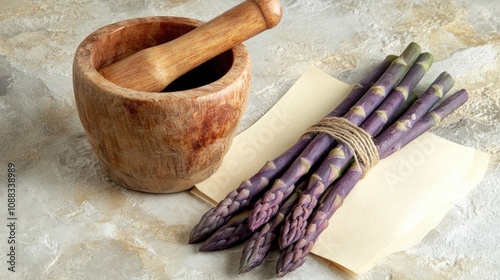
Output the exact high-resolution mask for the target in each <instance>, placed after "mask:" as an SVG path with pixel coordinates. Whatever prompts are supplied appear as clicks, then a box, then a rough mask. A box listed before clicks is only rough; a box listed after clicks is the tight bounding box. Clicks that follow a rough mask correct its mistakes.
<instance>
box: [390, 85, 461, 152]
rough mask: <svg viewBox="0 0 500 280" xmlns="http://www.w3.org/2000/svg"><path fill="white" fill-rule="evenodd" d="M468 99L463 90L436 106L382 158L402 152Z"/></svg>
mask: <svg viewBox="0 0 500 280" xmlns="http://www.w3.org/2000/svg"><path fill="white" fill-rule="evenodd" d="M467 99H468V93H467V91H466V90H465V89H461V90H459V91H457V92H456V93H454V94H453V95H451V96H450V97H448V98H447V99H445V100H444V101H443V102H441V104H439V105H438V106H436V108H434V109H433V110H432V111H431V112H429V113H427V114H426V115H425V116H424V117H422V119H420V120H419V121H418V122H417V123H416V124H415V125H414V126H413V127H412V128H411V129H410V130H409V131H408V132H407V133H405V134H404V135H403V136H402V137H401V138H400V139H399V140H398V141H397V142H396V144H394V145H393V146H392V147H391V148H390V149H388V150H387V151H386V152H385V153H384V154H382V155H381V157H383V158H386V157H388V156H389V155H392V154H393V153H395V152H396V151H398V150H400V149H401V148H403V147H404V146H406V145H407V144H408V143H410V142H411V141H413V139H416V138H417V137H419V136H420V135H422V134H423V133H424V132H426V131H429V130H430V129H431V128H433V127H434V126H436V125H437V124H438V123H439V122H440V121H441V120H442V119H444V118H445V117H446V116H448V115H449V114H450V113H451V112H453V111H454V110H455V109H457V108H458V107H460V106H461V105H462V104H464V103H465V102H466V101H467Z"/></svg>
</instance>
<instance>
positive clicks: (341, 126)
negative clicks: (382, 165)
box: [307, 117, 380, 175]
mask: <svg viewBox="0 0 500 280" xmlns="http://www.w3.org/2000/svg"><path fill="white" fill-rule="evenodd" d="M307 132H309V133H326V134H328V135H330V136H332V137H333V138H335V139H336V140H337V141H338V142H341V143H343V144H344V145H346V146H347V147H348V148H349V149H351V151H353V154H354V160H355V161H356V162H357V163H358V164H361V165H362V166H364V169H363V175H364V174H366V172H368V170H370V168H372V167H373V166H375V165H376V164H377V163H378V161H379V160H380V156H379V154H378V149H377V146H376V145H375V143H374V142H373V138H372V137H371V135H370V134H368V133H367V132H366V131H365V130H364V129H362V128H360V127H358V126H356V125H354V124H353V123H351V122H349V121H348V120H346V119H345V118H338V117H326V118H324V119H322V120H321V121H320V122H318V123H317V124H315V125H313V126H311V127H310V128H309V129H308V130H307Z"/></svg>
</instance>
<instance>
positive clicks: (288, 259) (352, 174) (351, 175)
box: [276, 90, 468, 277]
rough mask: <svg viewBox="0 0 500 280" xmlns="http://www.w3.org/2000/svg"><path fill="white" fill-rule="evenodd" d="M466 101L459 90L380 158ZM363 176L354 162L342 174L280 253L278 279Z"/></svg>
mask: <svg viewBox="0 0 500 280" xmlns="http://www.w3.org/2000/svg"><path fill="white" fill-rule="evenodd" d="M467 98H468V94H467V92H466V91H465V90H460V91H458V92H456V93H455V94H453V95H452V96H450V97H449V98H448V99H446V100H445V101H443V102H442V103H441V104H440V105H438V106H437V107H436V108H435V109H433V110H432V111H430V112H429V113H427V114H426V115H425V116H424V117H422V118H421V119H420V120H419V121H418V122H416V123H415V125H414V126H413V128H412V129H411V130H409V131H407V132H406V133H404V134H403V136H402V137H399V139H398V140H396V141H395V143H394V145H393V147H395V148H393V147H391V148H388V149H386V150H380V151H379V152H380V155H381V156H382V158H385V157H387V156H389V155H391V154H392V153H393V152H396V151H397V150H399V149H400V148H402V147H404V146H405V145H406V144H408V143H410V142H411V141H413V140H414V139H416V138H417V137H418V136H420V135H421V134H422V133H424V132H425V131H427V130H429V129H430V128H432V127H434V126H435V125H437V124H438V123H439V122H440V121H441V120H442V119H443V118H445V117H446V116H447V115H448V114H450V113H451V112H453V111H454V110H455V109H457V108H458V107H460V106H461V105H462V104H464V103H465V102H466V101H467ZM379 148H380V147H379ZM362 174H363V168H362V166H360V165H359V164H358V163H357V162H353V163H352V164H351V166H350V168H349V169H348V170H347V171H346V172H345V174H344V175H343V176H342V177H340V179H339V180H338V181H337V182H335V184H334V185H333V186H331V187H330V189H329V191H328V193H327V195H326V197H325V198H324V200H323V201H322V202H321V204H320V205H319V207H318V209H317V210H316V211H315V213H314V214H313V216H312V217H311V219H310V221H309V224H308V226H307V230H306V234H305V236H304V237H302V238H301V239H299V240H297V241H296V242H295V243H294V244H291V245H290V246H288V247H287V248H286V249H285V250H284V251H282V253H281V255H280V258H279V260H278V265H277V268H276V272H277V275H278V276H280V277H281V276H284V275H285V274H287V273H288V272H290V271H292V270H294V269H296V268H297V267H299V266H301V265H302V264H303V263H304V261H305V258H306V256H307V255H308V254H309V252H310V251H311V249H312V247H313V246H314V244H315V242H316V240H317V238H318V237H319V235H320V234H321V232H323V230H324V229H326V228H327V227H328V220H329V219H330V218H331V216H332V215H333V214H334V213H335V211H336V210H337V209H339V208H340V207H341V206H342V203H343V201H344V199H345V198H346V197H347V195H348V194H349V193H350V191H351V190H352V189H353V188H354V186H355V185H356V184H357V182H358V181H359V180H360V179H361V177H362Z"/></svg>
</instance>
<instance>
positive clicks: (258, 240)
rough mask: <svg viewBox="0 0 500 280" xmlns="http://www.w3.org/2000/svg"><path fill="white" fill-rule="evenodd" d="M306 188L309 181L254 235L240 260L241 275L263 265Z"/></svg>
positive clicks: (298, 188)
mask: <svg viewBox="0 0 500 280" xmlns="http://www.w3.org/2000/svg"><path fill="white" fill-rule="evenodd" d="M306 187H307V181H306V180H304V181H302V183H300V184H299V185H298V186H297V187H296V188H295V192H294V193H293V194H292V195H291V196H289V197H288V199H287V200H286V201H285V202H284V203H283V205H281V207H280V209H279V211H278V213H277V214H276V215H275V216H274V217H273V219H272V220H271V221H269V222H267V223H265V224H264V225H262V227H261V228H260V229H259V230H258V231H255V232H254V233H253V235H252V237H250V240H248V242H247V243H246V244H245V247H244V248H243V253H242V256H241V260H240V273H242V272H247V271H250V270H251V269H253V268H254V267H256V266H258V265H260V264H261V263H262V261H263V260H264V258H265V257H266V256H267V254H268V253H269V250H270V249H271V246H272V244H273V243H274V240H275V239H276V236H277V233H278V231H279V228H280V227H281V225H282V224H283V222H284V221H285V216H286V215H287V214H288V213H289V212H290V211H291V210H292V208H293V206H294V205H295V203H296V202H297V200H298V199H299V197H300V195H301V194H302V191H304V189H305V188H306Z"/></svg>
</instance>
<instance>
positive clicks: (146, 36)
mask: <svg viewBox="0 0 500 280" xmlns="http://www.w3.org/2000/svg"><path fill="white" fill-rule="evenodd" d="M201 24H202V22H201V21H197V20H193V19H188V18H180V17H147V18H138V19H131V20H126V21H122V22H118V23H114V24H111V25H108V26H105V27H103V28H100V29H98V30H97V31H95V32H94V33H92V34H90V35H89V36H88V37H87V38H86V39H84V41H83V42H82V43H81V44H80V46H79V47H78V49H77V51H76V54H75V59H74V63H73V86H74V94H75V100H76V105H77V109H78V113H79V116H80V120H81V122H82V124H83V127H84V129H85V131H86V134H87V137H88V139H89V142H90V144H91V146H92V148H93V150H94V151H95V153H96V155H97V158H98V160H99V163H100V166H101V168H102V170H103V171H104V173H105V174H106V175H107V176H108V177H109V178H111V179H112V180H113V181H115V182H116V183H118V184H119V185H122V186H125V187H127V188H130V189H133V190H138V191H143V192H151V193H171V192H178V191H182V190H186V189H189V188H191V187H192V186H193V185H194V184H196V183H198V182H201V181H202V180H204V179H206V178H208V177H209V176H210V175H211V174H212V173H213V172H215V170H216V169H217V168H218V167H219V166H220V164H221V160H222V158H223V156H224V155H225V153H226V152H227V150H228V148H229V146H230V144H231V141H232V139H233V137H234V134H235V131H236V128H237V126H238V123H239V121H240V119H241V117H242V115H243V112H244V111H245V106H246V103H247V99H248V92H249V86H250V76H251V66H250V59H249V56H248V53H247V50H246V48H245V47H244V46H243V45H237V46H235V47H234V48H232V49H231V50H229V51H226V52H224V53H222V54H220V55H218V56H217V57H215V58H213V59H212V60H210V61H208V62H206V63H205V64H204V65H202V66H200V67H198V69H195V70H193V71H191V72H190V73H188V74H186V75H184V76H183V77H181V78H179V79H180V81H179V80H177V81H176V82H173V84H172V85H171V86H173V87H177V89H178V91H175V92H171V93H165V92H143V91H138V90H132V89H127V88H124V87H120V86H118V85H116V84H114V83H112V82H110V81H108V80H107V79H105V78H104V77H103V76H102V75H101V74H100V73H99V71H100V70H101V69H102V68H104V67H106V66H108V65H110V64H112V63H115V62H117V61H119V60H121V59H123V58H124V57H127V56H129V55H130V54H133V53H136V52H138V51H139V50H143V49H146V48H149V47H152V46H156V45H160V44H163V43H165V42H168V41H170V40H173V39H175V38H177V37H179V36H181V35H183V34H185V33H187V32H189V31H190V30H192V29H194V28H196V27H197V26H199V25H201ZM201 51H203V50H201ZM207 72H210V73H212V75H214V77H212V80H215V81H213V82H211V83H208V82H210V80H209V81H206V82H207V83H208V84H206V85H200V86H199V85H198V84H192V83H191V82H193V81H195V82H199V81H200V78H203V77H205V76H207V75H208V74H207ZM200 73H201V74H200ZM190 75H194V76H195V77H194V79H193V80H191V82H190V81H189V78H190V77H189V76H190ZM182 79H185V80H184V81H182ZM196 86H199V87H196ZM174 90H175V89H174Z"/></svg>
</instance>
